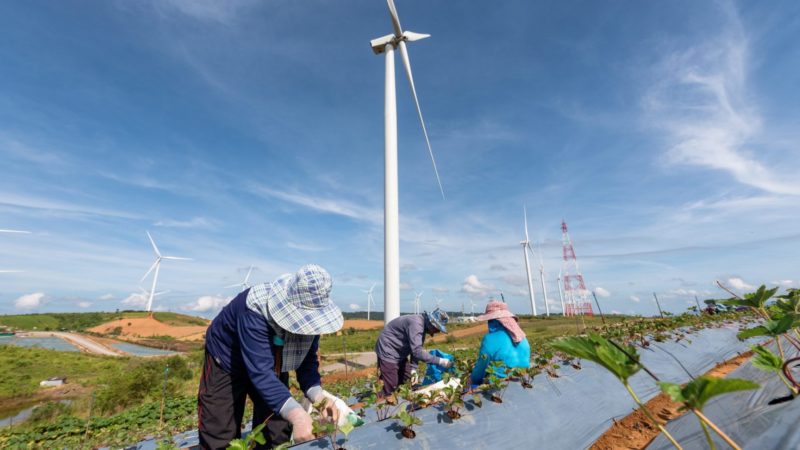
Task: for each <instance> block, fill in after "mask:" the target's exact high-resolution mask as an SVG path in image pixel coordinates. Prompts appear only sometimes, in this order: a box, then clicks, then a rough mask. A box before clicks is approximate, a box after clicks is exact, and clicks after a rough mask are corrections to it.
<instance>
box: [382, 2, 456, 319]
mask: <svg viewBox="0 0 800 450" xmlns="http://www.w3.org/2000/svg"><path fill="white" fill-rule="evenodd" d="M387 5H388V7H389V16H390V17H391V19H392V27H393V28H394V33H393V34H388V35H386V36H383V37H379V38H377V39H373V40H372V41H370V45H371V46H372V51H373V52H375V54H376V55H380V54H382V53H385V54H386V90H385V93H384V100H385V105H384V127H385V136H384V225H383V227H384V237H383V239H384V243H383V245H384V250H383V251H384V254H383V277H384V280H383V284H384V289H383V295H384V297H383V315H384V317H383V320H384V323H389V322H390V321H391V320H392V319H394V318H396V317H398V316H399V315H400V221H399V212H398V187H397V98H396V97H397V93H396V90H395V74H394V50H395V49H396V48H399V49H400V56H401V58H402V60H403V65H404V66H405V69H406V76H407V77H408V83H409V85H410V86H411V94H412V95H413V97H414V103H415V105H416V107H417V115H418V116H419V122H420V124H421V125H422V133H423V134H424V136H425V143H426V144H427V146H428V153H429V154H430V156H431V162H432V163H433V172H434V174H436V181H437V183H438V184H439V191H440V192H441V193H442V198H444V189H443V188H442V181H441V180H440V179H439V171H438V170H437V168H436V160H435V159H434V157H433V150H432V149H431V142H430V139H428V130H427V128H426V127H425V121H424V120H423V119H422V109H421V108H420V106H419V99H418V98H417V89H416V88H415V87H414V77H413V75H412V74H411V61H410V60H409V58H408V50H407V49H406V41H408V42H413V41H418V40H420V39H425V38H427V37H430V35H428V34H419V33H414V32H411V31H403V29H402V27H401V26H400V19H399V18H398V16H397V9H395V6H394V2H393V1H392V0H387Z"/></svg>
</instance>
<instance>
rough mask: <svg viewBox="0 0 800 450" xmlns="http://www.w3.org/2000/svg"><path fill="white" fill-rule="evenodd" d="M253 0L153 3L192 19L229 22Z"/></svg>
mask: <svg viewBox="0 0 800 450" xmlns="http://www.w3.org/2000/svg"><path fill="white" fill-rule="evenodd" d="M254 3H255V0H225V1H219V0H157V1H155V2H154V3H153V5H154V6H155V7H156V8H157V9H159V10H161V9H162V8H164V7H166V8H169V9H171V10H172V11H174V12H178V13H181V14H185V15H187V16H189V17H192V18H193V19H197V20H201V21H206V22H217V23H220V24H230V23H231V22H233V21H234V20H235V19H236V18H237V17H238V16H239V14H240V13H241V12H242V11H243V10H244V9H246V8H248V7H249V6H251V5H253V4H254Z"/></svg>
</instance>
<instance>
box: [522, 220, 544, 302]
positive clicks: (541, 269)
mask: <svg viewBox="0 0 800 450" xmlns="http://www.w3.org/2000/svg"><path fill="white" fill-rule="evenodd" d="M525 228H526V229H527V227H525ZM539 280H540V281H541V282H542V292H543V293H544V311H545V314H547V317H550V305H549V304H548V301H549V300H548V299H547V287H545V285H544V260H543V259H542V247H541V246H539Z"/></svg>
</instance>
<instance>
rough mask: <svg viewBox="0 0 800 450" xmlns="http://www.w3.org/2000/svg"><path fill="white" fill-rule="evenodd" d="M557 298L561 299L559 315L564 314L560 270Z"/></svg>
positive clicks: (559, 271) (559, 272) (559, 273)
mask: <svg viewBox="0 0 800 450" xmlns="http://www.w3.org/2000/svg"><path fill="white" fill-rule="evenodd" d="M558 298H559V299H561V314H564V313H565V311H566V309H565V308H564V291H562V290H561V269H559V270H558Z"/></svg>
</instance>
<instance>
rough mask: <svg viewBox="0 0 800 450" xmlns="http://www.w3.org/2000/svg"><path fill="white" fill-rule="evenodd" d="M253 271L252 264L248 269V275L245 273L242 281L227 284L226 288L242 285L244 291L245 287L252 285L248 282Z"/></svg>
mask: <svg viewBox="0 0 800 450" xmlns="http://www.w3.org/2000/svg"><path fill="white" fill-rule="evenodd" d="M251 273H253V266H250V268H249V269H247V275H245V277H244V280H243V281H242V282H241V283H234V284H229V285H228V286H225V287H226V288H232V287H241V288H242V291H244V290H245V289H247V288H249V287H250V285H249V284H248V282H249V281H250V274H251Z"/></svg>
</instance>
